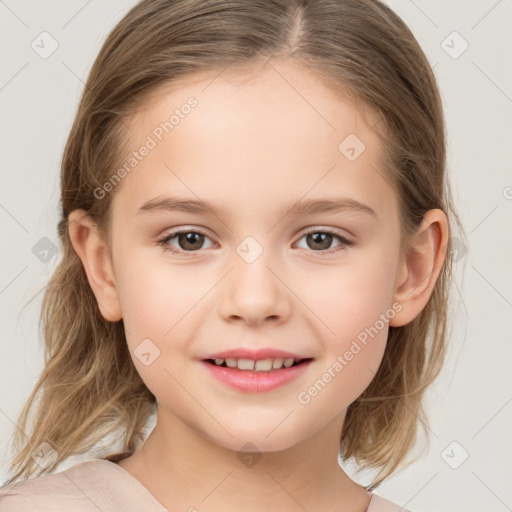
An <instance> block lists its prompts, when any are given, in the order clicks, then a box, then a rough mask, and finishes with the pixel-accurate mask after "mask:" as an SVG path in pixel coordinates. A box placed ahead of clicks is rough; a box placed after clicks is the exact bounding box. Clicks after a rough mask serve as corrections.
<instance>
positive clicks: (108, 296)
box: [68, 210, 123, 322]
mask: <svg viewBox="0 0 512 512" xmlns="http://www.w3.org/2000/svg"><path fill="white" fill-rule="evenodd" d="M68 225H69V237H70V239H71V243H72V245H73V248H74V249H75V252H76V253H77V254H78V257H79V258H80V260H81V261H82V264H83V266H84V269H85V273H86V274H87V279H88V281H89V284H90V285H91V288H92V291H93V293H94V296H95V297H96V301H97V302H98V307H99V309H100V312H101V314H102V316H103V318H105V320H108V321H109V322H117V321H118V320H120V319H121V318H122V317H123V315H122V313H121V305H120V302H119V297H118V293H117V288H116V284H115V281H114V272H113V267H112V262H111V259H110V254H109V252H108V250H107V245H106V243H105V241H104V240H103V238H102V236H101V235H100V232H99V230H98V228H97V226H96V224H95V223H94V222H93V220H92V219H91V218H90V217H89V216H88V215H87V214H86V212H85V211H84V210H74V211H72V212H71V213H70V214H69V217H68Z"/></svg>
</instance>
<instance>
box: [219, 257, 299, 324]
mask: <svg viewBox="0 0 512 512" xmlns="http://www.w3.org/2000/svg"><path fill="white" fill-rule="evenodd" d="M272 260H273V261H272ZM230 262H232V263H233V266H232V270H231V272H229V274H228V275H227V276H226V278H225V280H224V285H223V287H222V290H221V300H220V303H219V314H220V315H221V316H222V317H223V318H224V319H225V320H226V321H228V322H245V323H246V324H247V325H251V326H253V327H254V326H258V325H259V324H262V323H264V322H272V323H274V324H276V325H277V324H281V323H283V322H285V321H286V320H287V318H288V317H289V315H290V310H291V304H290V294H291V292H290V290H289V289H288V287H287V286H286V285H285V284H284V283H285V282H286V279H284V276H283V275H282V273H283V272H282V270H280V266H279V265H277V262H276V258H275V257H272V255H270V254H267V253H266V252H265V251H263V252H262V253H261V254H260V255H259V256H258V257H257V258H256V259H255V260H253V261H251V259H244V257H241V256H239V254H235V255H234V257H233V258H232V259H231V261H230Z"/></svg>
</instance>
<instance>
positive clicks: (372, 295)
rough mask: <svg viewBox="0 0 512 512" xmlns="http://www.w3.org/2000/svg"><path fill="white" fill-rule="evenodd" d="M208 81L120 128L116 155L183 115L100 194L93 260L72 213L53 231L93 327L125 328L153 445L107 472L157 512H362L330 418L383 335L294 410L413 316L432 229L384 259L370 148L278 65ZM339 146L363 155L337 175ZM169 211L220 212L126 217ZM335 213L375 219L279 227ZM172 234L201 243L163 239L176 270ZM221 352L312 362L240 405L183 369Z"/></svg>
mask: <svg viewBox="0 0 512 512" xmlns="http://www.w3.org/2000/svg"><path fill="white" fill-rule="evenodd" d="M276 70H278V71H279V73H278V72H277V71H276ZM214 76H215V75H198V76H196V79H194V80H189V81H187V82H185V83H182V84H180V87H174V88H167V89H165V90H162V91H160V93H159V94H158V95H156V96H155V97H153V99H152V100H151V101H149V102H148V103H147V104H146V105H145V106H144V109H142V110H140V111H139V112H138V113H137V114H136V115H135V116H134V117H133V118H132V120H131V123H130V130H129V144H128V146H129V147H131V148H132V149H136V148H138V147H140V145H141V144H143V143H144V141H145V140H146V137H147V135H148V134H151V132H152V130H153V129H154V128H155V126H158V125H159V123H160V122H162V121H163V120H165V119H167V118H168V116H169V112H172V111H173V110H174V109H175V108H177V107H179V106H180V105H182V104H183V103H185V102H186V100H187V98H189V97H190V96H194V97H195V98H196V99H197V100H198V106H197V107H195V109H193V110H192V112H191V113H190V114H189V115H188V116H186V117H185V118H184V119H181V120H180V123H179V125H177V126H176V127H175V128H174V129H173V131H172V132H170V133H169V134H167V135H165V136H164V138H163V139H162V141H161V142H159V143H158V145H157V147H156V148H154V149H152V150H151V151H150V152H149V154H148V155H147V156H146V157H145V158H144V159H143V160H142V161H141V162H140V163H139V164H138V165H137V166H136V168H135V169H134V170H133V171H132V172H131V173H130V174H129V175H127V176H126V177H125V178H124V179H123V180H122V183H121V184H120V185H119V186H118V187H117V188H116V190H115V191H114V196H113V203H112V208H113V214H112V232H111V247H110V250H107V242H106V240H105V239H104V238H103V237H102V236H101V234H100V233H99V232H98V231H97V230H96V227H95V225H93V223H92V222H91V220H90V219H89V218H88V217H87V216H86V215H85V212H83V211H79V210H77V211H75V212H72V214H71V215H70V221H71V222H70V230H69V234H70V236H71V240H72V243H73V246H74V248H75V250H76V252H77V254H78V255H79V256H80V258H81V260H82V262H83V265H84V268H85V270H86V272H87V276H88V279H89V282H90V284H91V287H92V289H93V291H94V293H95V296H96V298H97V301H98V306H99V308H100V310H101V312H102V314H103V316H104V317H105V318H106V319H107V320H109V321H116V320H119V319H120V318H123V319H124V323H125V327H126V338H127V343H128V347H129V349H130V353H131V355H132V360H133V364H134V365H135V367H136V368H137V371H138V372H139V374H140V375H141V377H142V379H143V380H144V382H145V383H146V385H147V386H148V388H149V389H150V390H151V391H152V393H153V394H154V395H155V396H156V398H157V402H158V416H157V423H156V426H155V429H154V430H153V432H152V433H151V435H150V436H149V438H148V439H147V440H146V441H145V443H143V444H142V445H141V446H140V447H139V448H138V449H137V450H136V451H135V453H134V454H133V455H132V456H130V457H128V458H127V459H124V460H122V461H121V462H120V463H119V465H120V466H121V467H122V468H123V469H125V470H126V471H128V472H129V473H131V474H132V475H133V476H134V477H135V478H137V479H138V480H139V481H140V482H141V483H142V484H143V485H145V486H146V487H147V489H148V490H149V491H150V492H151V493H152V494H153V496H155V498H156V499H157V500H158V501H159V502H160V503H162V504H163V505H164V506H165V507H167V508H168V509H169V510H188V509H189V507H196V508H197V509H200V510H207V511H209V512H217V511H223V512H225V511H230V510H244V511H257V510H258V511H261V510H282V511H298V510H304V509H306V510H327V511H330V510H333V511H334V510H337V511H352V512H355V511H363V510H365V509H366V506H367V504H368V500H369V495H368V493H367V492H366V490H365V489H364V488H363V487H361V486H359V485H357V484H356V483H355V482H353V481H352V480H351V479H350V478H349V477H348V476H347V475H346V474H345V473H344V471H343V470H342V469H341V468H340V467H339V465H338V461H337V454H338V445H339V437H340V432H341V430H342V425H343V421H344V417H345V413H346V409H347V407H348V406H349V405H350V403H352V402H353V401H354V400H355V399H356V398H357V397H358V396H359V395H360V394H361V393H362V392H363V391H364V389H365V388H366V387H367V386H368V384H369V383H370V381H371V379H372V378H373V375H374V374H375V372H376V370H377V368H378V366H379V364H380V361H381V359H382V356H383V352H384V349H385V346H386V339H387V334H388V324H385V326H384V328H382V329H381V330H380V331H379V332H378V335H376V336H375V337H373V338H370V341H369V342H368V344H367V345H366V346H365V347H364V348H363V349H362V350H361V351H360V352H359V353H358V354H357V355H356V356H354V357H353V359H352V360H351V361H349V363H348V364H347V365H346V366H344V368H343V370H342V371H339V372H338V373H336V377H335V378H332V379H331V381H330V382H329V383H328V384H327V385H326V386H325V388H323V389H322V390H321V392H320V393H318V394H317V395H316V396H315V397H313V398H311V400H310V401H309V403H307V404H302V403H300V402H299V401H298V399H297V396H298V393H299V392H301V391H304V390H308V388H309V387H310V386H311V385H312V384H313V383H314V382H315V381H316V380H317V379H319V378H320V377H321V375H322V374H323V372H325V371H326V370H327V369H328V368H329V367H332V365H333V363H334V362H335V361H336V359H337V356H338V355H340V354H344V353H345V352H346V351H347V350H348V349H349V348H350V346H351V343H352V342H353V340H354V339H356V337H357V335H358V334H359V333H361V332H362V331H364V329H365V328H367V327H369V326H373V325H374V324H375V322H376V320H378V319H379V315H381V314H383V313H385V312H386V311H387V310H389V309H390V308H392V307H393V304H395V306H396V305H397V304H399V305H400V306H401V310H400V312H398V313H396V314H395V315H394V317H393V318H392V319H391V320H389V325H391V326H400V325H405V324H407V323H408V322H410V321H411V320H412V319H413V318H414V317H415V316H417V315H418V314H419V313H420V312H421V310H422V309H423V307H424V306H425V304H426V303H427V301H428V299H429V297H430V295H431V293H432V290H433V287H434V285H435V282H436V279H437V278H438V276H439V272H440V269H441V266H442V263H443V261H444V248H445V247H446V244H447V240H448V224H447V219H446V216H445V214H444V213H443V212H442V211H441V210H437V209H436V210H430V211H429V212H427V214H426V215H425V217H424V220H423V223H422V224H421V226H420V227H419V229H418V231H417V233H416V236H415V238H414V240H413V244H412V246H411V249H410V251H409V252H408V253H407V254H401V253H400V250H399V242H400V236H399V217H398V202H397V196H396V193H395V192H394V190H393V189H392V188H391V186H390V185H389V184H388V182H387V181H386V180H385V179H383V177H382V172H378V169H379V168H380V167H381V162H382V148H381V145H380V142H379V140H378V138H377V136H376V134H375V133H374V132H372V130H371V129H370V128H369V127H368V126H367V125H366V123H365V122H364V120H363V118H362V117H361V115H360V113H359V112H358V111H357V110H355V109H354V107H353V106H351V104H350V103H348V102H347V101H344V100H342V99H340V98H339V97H335V96H334V95H333V92H332V91H331V90H330V89H328V88H327V87H326V86H324V85H323V83H322V82H320V81H319V80H318V79H317V78H316V77H315V75H314V74H311V73H310V72H309V71H307V69H303V68H301V67H298V66H297V65H295V64H291V63H288V62H279V63H274V62H273V63H272V65H270V64H268V65H266V66H264V67H262V68H261V69H259V70H258V71H257V72H255V73H253V75H251V76H249V77H244V79H243V80H241V79H240V78H241V75H237V74H236V73H231V74H230V73H228V72H227V71H226V72H224V73H223V74H221V75H219V76H217V77H216V78H215V79H213V77H214ZM212 80H213V81H212ZM291 85H293V87H292V86H291ZM299 92H300V93H299ZM348 134H356V135H357V137H358V138H359V139H360V140H361V141H363V142H364V144H365V146H366V149H365V151H364V152H363V153H361V154H360V156H359V157H358V158H357V159H356V160H354V161H349V160H348V159H347V158H346V157H345V156H344V155H343V154H342V153H341V152H340V151H339V149H338V146H339V144H340V142H342V141H343V140H344V139H345V137H346V136H347V135H348ZM171 194H172V195H174V196H180V197H183V198H191V199H198V198H199V199H201V200H207V201H209V202H211V203H213V204H214V205H216V206H219V207H223V208H224V209H225V212H223V213H222V215H219V216H217V215H214V214H212V213H211V212H209V213H206V214H195V213H184V212H171V211H163V210H162V211H152V212H145V213H137V210H138V208H140V206H142V205H143V204H144V203H146V202H147V201H149V200H151V199H154V198H162V197H164V196H167V195H171ZM339 197H347V198H352V199H356V200H358V201H360V202H362V203H364V204H366V205H368V206H370V207H371V208H372V209H373V210H374V211H375V213H376V217H373V216H371V215H367V214H365V213H361V212H358V211H353V210H352V211H351V210H345V211H339V212H334V213H333V212H329V213H318V214H308V215H305V216H292V215H283V214H282V213H281V209H282V208H285V207H286V206H288V205H289V204H290V201H297V200H300V199H321V198H339ZM181 228H186V229H188V230H189V231H194V230H200V231H201V232H204V233H205V234H206V235H207V237H205V238H204V241H203V243H202V245H201V239H199V241H197V240H196V241H194V243H195V245H193V248H192V249H190V248H189V249H188V253H187V248H186V247H184V246H183V241H182V245H181V246H180V245H179V240H178V238H177V237H175V238H174V239H173V241H172V242H169V244H171V245H172V246H173V248H174V249H175V250H181V253H182V254H184V255H183V256H180V255H177V254H172V253H170V252H168V251H165V250H164V249H163V247H162V246H161V245H159V244H158V240H160V239H162V238H164V236H165V235H167V234H170V233H171V232H172V231H176V230H177V229H181ZM319 228H322V229H324V230H325V229H331V230H333V231H335V232H336V233H337V234H339V235H340V236H342V237H345V238H347V239H348V240H351V241H353V242H354V245H352V246H345V247H343V246H342V247H341V250H339V251H338V252H335V251H336V249H340V241H339V239H337V238H336V237H333V238H331V239H330V240H331V242H330V243H329V241H327V243H326V245H324V246H322V245H320V247H319V245H318V241H317V242H316V244H317V245H315V241H314V240H309V241H308V238H310V237H306V236H305V235H306V234H308V233H309V234H311V233H315V232H318V231H319ZM315 229H316V231H315ZM247 236H251V237H253V238H254V239H255V240H256V241H257V244H259V246H260V247H261V248H262V249H263V252H262V254H261V255H259V257H257V258H256V259H255V261H253V262H252V263H248V262H246V261H245V260H244V259H243V258H241V257H240V255H239V254H238V253H237V251H236V249H237V247H238V246H239V245H240V244H241V242H242V241H243V240H244V239H245V238H246V237H247ZM194 248H195V249H194ZM321 251H323V252H324V253H326V252H330V254H328V255H324V256H322V255H321V254H320V252H321ZM148 338H149V339H150V340H151V342H152V343H153V344H154V345H151V346H156V347H158V350H159V351H160V354H159V356H158V357H157V358H156V359H154V361H153V362H152V363H151V364H149V365H147V366H146V365H144V364H143V363H142V362H141V361H140V360H139V358H138V357H137V356H136V355H134V350H135V349H136V348H137V346H138V345H139V344H140V343H141V342H142V340H144V339H148ZM238 347H248V348H261V347H273V348H279V349H282V350H287V351H290V352H294V353H300V354H302V355H305V356H309V357H313V358H314V361H313V362H312V363H311V364H310V365H309V367H308V368H307V370H306V372H305V373H304V374H302V375H301V376H300V377H298V378H297V379H295V380H293V381H292V382H290V383H288V384H286V385H284V386H282V387H280V388H278V389H276V390H274V391H271V392H265V393H259V394H248V393H244V392H242V391H236V390H233V389H231V388H228V387H227V386H226V385H224V384H223V383H220V382H218V381H217V380H215V379H213V378H212V377H211V376H210V375H209V373H208V372H207V371H206V370H205V369H204V368H203V365H202V363H200V358H201V357H202V356H204V355H205V354H210V353H213V352H218V351H222V350H226V349H232V348H238ZM248 442H250V443H252V444H254V445H255V446H256V447H257V450H258V452H259V454H260V455H261V458H259V460H258V461H257V462H256V463H255V464H253V465H250V466H248V465H245V464H244V463H242V461H241V460H240V458H239V457H237V454H239V450H240V449H241V447H242V446H244V445H245V444H246V443H248Z"/></svg>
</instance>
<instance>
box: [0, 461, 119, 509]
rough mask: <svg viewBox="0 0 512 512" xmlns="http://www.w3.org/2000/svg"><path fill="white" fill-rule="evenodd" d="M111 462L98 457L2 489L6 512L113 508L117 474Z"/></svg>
mask: <svg viewBox="0 0 512 512" xmlns="http://www.w3.org/2000/svg"><path fill="white" fill-rule="evenodd" d="M109 465H110V463H109V462H108V461H105V460H102V459H94V460H89V461H85V462H81V463H80V464H76V465H75V466H72V467H71V468H69V469H67V470H65V471H61V472H59V473H52V474H48V475H43V476H38V477H36V478H31V479H29V480H23V481H20V482H16V483H13V484H10V485H6V486H4V487H1V488H0V510H1V511H2V512H22V511H26V510H36V509H37V510H38V511H39V512H60V511H62V512H64V511H66V512H68V511H70V510H72V511H73V512H90V511H92V510H94V511H97V510H104V511H105V512H106V511H107V510H112V499H113V495H112V493H111V489H112V487H115V480H116V473H115V472H113V471H112V469H111V468H110V466H109Z"/></svg>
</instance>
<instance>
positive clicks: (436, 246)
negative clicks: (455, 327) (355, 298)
mask: <svg viewBox="0 0 512 512" xmlns="http://www.w3.org/2000/svg"><path fill="white" fill-rule="evenodd" d="M448 236H449V228H448V220H447V218H446V215H445V213H444V212H443V211H442V210H439V209H435V210H429V211H428V212H426V213H425V215H424V217H423V221H422V223H421V225H420V226H419V228H418V230H417V231H416V233H415V234H414V236H413V239H412V240H411V243H410V248H409V250H408V252H407V254H406V255H404V256H403V257H402V260H401V262H400V267H399V271H398V273H397V276H398V277H397V281H396V288H395V294H394V299H393V301H394V302H398V303H399V304H401V305H402V309H401V310H400V311H399V312H397V314H396V315H395V316H394V318H393V319H390V322H389V325H390V326H391V327H400V326H402V325H406V324H408V323H409V322H411V321H412V320H414V318H416V316H417V315H419V314H420V313H421V311H422V310H423V308H424V307H425V305H426V304H427V302H428V300H429V298H430V296H431V294H432V290H433V289H434V286H435V284H436V281H437V278H438V277H439V274H440V272H441V269H442V267H443V264H444V261H445V258H446V249H447V246H448ZM394 302H393V303H394Z"/></svg>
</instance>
